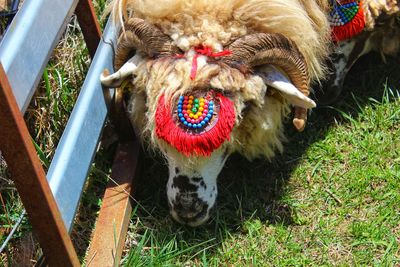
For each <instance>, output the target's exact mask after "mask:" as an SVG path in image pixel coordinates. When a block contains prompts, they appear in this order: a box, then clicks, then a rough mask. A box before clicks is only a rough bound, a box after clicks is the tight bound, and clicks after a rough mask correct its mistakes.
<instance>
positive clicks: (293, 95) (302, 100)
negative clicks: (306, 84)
mask: <svg viewBox="0 0 400 267" xmlns="http://www.w3.org/2000/svg"><path fill="white" fill-rule="evenodd" d="M257 74H258V75H260V76H261V78H262V79H263V80H264V82H265V83H266V84H267V85H269V86H271V87H274V88H275V89H276V90H278V91H279V92H280V93H281V94H282V96H283V97H284V98H285V99H287V100H288V101H289V102H290V103H291V104H293V105H294V106H298V107H302V108H306V109H309V108H315V107H316V106H317V105H316V104H315V102H314V101H313V100H312V99H310V98H308V97H307V96H305V95H304V94H303V93H301V92H300V91H299V90H298V89H297V88H296V87H295V86H294V85H293V84H292V83H291V82H290V80H289V79H288V78H287V77H286V76H285V74H284V73H283V72H282V71H280V70H278V69H277V68H276V67H274V66H272V65H264V66H261V67H259V68H258V70H257Z"/></svg>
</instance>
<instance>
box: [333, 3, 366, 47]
mask: <svg viewBox="0 0 400 267" xmlns="http://www.w3.org/2000/svg"><path fill="white" fill-rule="evenodd" d="M331 6H332V10H331V12H330V16H329V22H330V24H331V27H332V38H333V40H334V41H335V42H339V41H343V40H346V39H349V38H351V37H353V36H355V35H357V34H359V33H361V32H362V30H363V29H364V27H365V17H364V11H363V9H362V1H361V0H356V1H354V0H331Z"/></svg>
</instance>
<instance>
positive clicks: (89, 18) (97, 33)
mask: <svg viewBox="0 0 400 267" xmlns="http://www.w3.org/2000/svg"><path fill="white" fill-rule="evenodd" d="M75 14H76V16H77V18H78V22H79V25H80V26H81V29H82V33H83V38H84V39H85V42H86V46H87V48H88V50H89V54H90V57H91V58H92V59H93V58H94V55H95V53H96V50H97V46H98V45H99V42H100V39H101V29H100V24H99V22H98V21H97V17H96V12H95V10H94V7H93V4H92V1H91V0H80V1H79V2H78V5H77V6H76V9H75Z"/></svg>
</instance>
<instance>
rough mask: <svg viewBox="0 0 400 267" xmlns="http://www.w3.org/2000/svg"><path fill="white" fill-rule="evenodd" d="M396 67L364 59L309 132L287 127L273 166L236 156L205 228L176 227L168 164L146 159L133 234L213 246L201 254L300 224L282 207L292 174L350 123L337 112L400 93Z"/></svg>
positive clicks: (375, 57)
mask: <svg viewBox="0 0 400 267" xmlns="http://www.w3.org/2000/svg"><path fill="white" fill-rule="evenodd" d="M396 64H397V62H395V60H390V61H389V62H388V64H387V65H384V64H383V63H381V59H380V58H379V57H378V55H368V56H367V57H364V58H362V59H361V60H360V61H359V62H358V63H357V64H356V65H355V66H354V67H353V69H352V71H351V72H350V73H349V75H348V77H347V79H346V82H345V88H344V90H343V92H342V94H341V96H340V97H339V99H338V101H337V102H336V103H335V105H333V106H332V107H319V108H317V109H316V110H314V111H313V114H312V115H311V116H310V118H309V122H308V125H307V129H306V131H305V132H303V133H298V132H296V131H295V130H294V129H293V127H292V126H291V124H290V123H287V126H286V133H287V134H286V135H287V137H288V139H289V142H288V143H287V144H286V145H285V151H284V153H283V154H282V155H278V156H277V157H276V158H275V159H273V161H272V162H267V161H265V160H255V161H252V162H249V161H247V160H246V159H244V158H243V157H241V156H240V155H237V154H234V155H232V156H231V157H230V159H229V160H228V161H227V163H226V164H225V167H224V169H223V170H222V172H221V174H220V176H219V179H218V191H219V194H218V200H217V201H218V204H217V209H216V212H215V214H214V216H213V218H212V219H211V221H210V222H209V223H207V224H206V225H204V226H201V227H198V228H195V229H192V228H189V227H185V226H181V225H178V224H177V223H175V222H173V220H172V219H171V218H170V216H169V211H168V205H167V198H166V190H165V185H166V182H167V174H168V169H167V167H166V165H165V164H164V160H163V159H161V157H157V156H155V157H153V158H152V157H146V158H144V159H143V162H142V172H141V175H140V177H141V179H140V181H138V182H137V183H136V199H138V201H139V203H140V206H139V207H138V210H137V211H136V214H135V215H134V219H133V220H134V221H135V220H136V219H137V218H139V220H140V226H139V224H136V227H135V229H132V230H133V231H136V233H137V234H138V235H141V234H143V233H144V232H145V231H147V230H148V229H151V231H152V232H153V234H154V238H155V239H157V240H159V241H160V242H163V241H165V240H171V239H174V238H175V239H176V240H177V242H178V243H179V242H184V244H185V246H186V247H189V246H194V245H196V244H198V243H199V242H204V241H210V242H208V243H207V244H205V245H204V246H200V247H198V248H196V249H194V250H193V251H192V252H191V253H192V254H196V253H199V252H200V251H201V250H202V249H204V248H205V247H209V246H214V247H218V246H219V245H220V244H221V242H222V241H223V240H224V239H225V238H228V237H229V235H231V234H235V233H242V232H243V231H245V229H244V227H243V225H244V223H245V222H246V221H247V220H260V221H261V222H262V223H267V224H284V225H291V224H296V223H297V218H296V217H297V216H296V214H295V212H294V211H293V209H292V208H291V207H290V206H288V205H286V204H284V201H282V197H283V195H284V192H285V187H286V185H287V183H288V181H289V179H290V177H291V175H292V172H293V171H294V170H295V169H296V168H297V166H298V164H299V163H300V162H301V160H302V159H303V157H304V155H305V152H306V151H307V149H308V148H309V146H310V145H311V144H313V143H315V142H318V141H319V140H322V139H324V138H325V136H326V134H327V132H328V131H329V129H330V128H331V127H333V126H334V125H335V123H336V122H337V121H346V119H345V118H343V117H342V116H340V113H339V112H338V111H337V110H341V111H343V112H345V113H346V114H351V116H352V117H353V118H355V117H357V114H358V112H359V111H360V108H363V107H364V106H365V105H367V104H368V103H370V101H369V99H370V98H374V99H377V100H378V101H379V100H380V99H381V98H382V95H383V88H384V85H385V84H387V85H388V88H397V87H398V84H399V81H400V70H399V69H398V68H396ZM360 74H361V75H360ZM304 175H306V174H304ZM149 245H150V244H149Z"/></svg>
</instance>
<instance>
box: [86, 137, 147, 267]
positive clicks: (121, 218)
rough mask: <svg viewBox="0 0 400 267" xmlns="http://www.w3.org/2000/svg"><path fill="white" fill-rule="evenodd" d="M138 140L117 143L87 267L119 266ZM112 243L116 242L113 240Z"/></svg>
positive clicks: (129, 208) (130, 208)
mask: <svg viewBox="0 0 400 267" xmlns="http://www.w3.org/2000/svg"><path fill="white" fill-rule="evenodd" d="M138 155H139V144H138V141H137V140H136V141H131V142H129V143H125V144H119V146H118V149H117V152H116V156H115V159H114V164H113V167H112V174H111V178H112V180H111V179H110V181H109V182H108V185H107V189H106V192H105V194H104V198H103V205H102V207H101V209H100V215H99V218H98V220H97V223H96V229H95V231H94V235H93V239H92V242H91V244H90V250H89V253H88V256H87V258H86V265H87V266H119V261H120V258H121V254H122V249H123V246H124V241H125V236H126V232H127V229H128V224H129V218H130V214H131V211H132V206H131V203H130V197H129V194H131V192H132V182H133V178H134V175H135V171H136V167H137V159H138ZM115 240H116V241H115Z"/></svg>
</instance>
